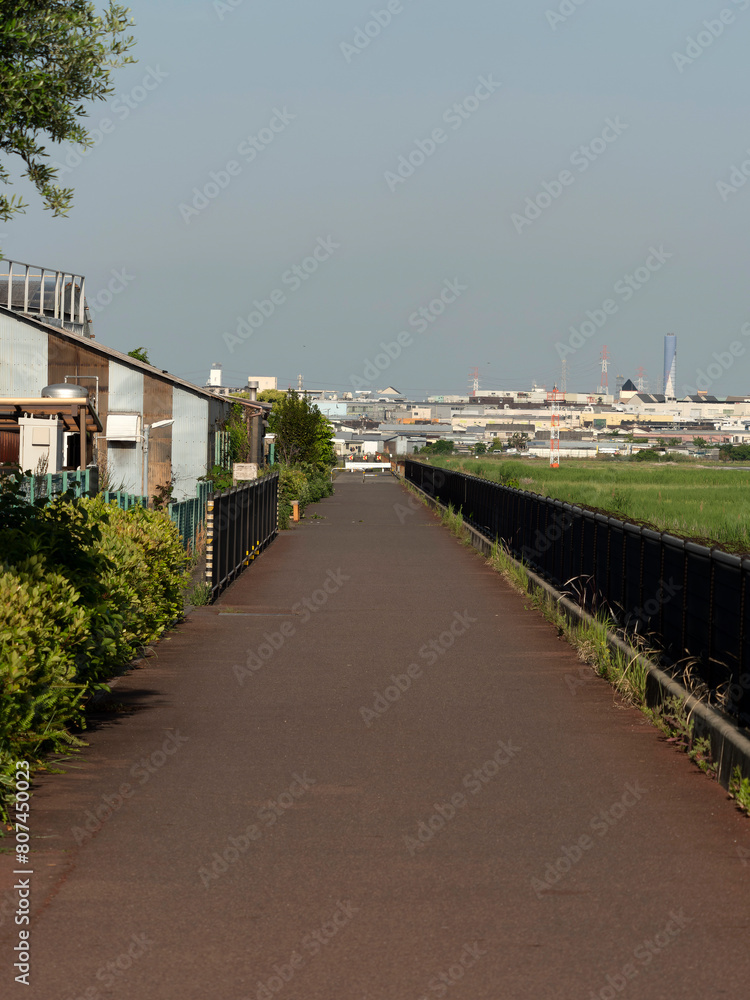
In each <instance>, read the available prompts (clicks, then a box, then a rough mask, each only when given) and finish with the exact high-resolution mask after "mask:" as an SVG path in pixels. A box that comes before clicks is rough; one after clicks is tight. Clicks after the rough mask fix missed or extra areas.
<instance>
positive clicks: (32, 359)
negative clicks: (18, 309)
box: [0, 312, 50, 396]
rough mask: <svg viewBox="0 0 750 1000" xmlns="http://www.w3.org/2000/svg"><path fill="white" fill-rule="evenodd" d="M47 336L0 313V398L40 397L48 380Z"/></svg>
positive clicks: (27, 324)
mask: <svg viewBox="0 0 750 1000" xmlns="http://www.w3.org/2000/svg"><path fill="white" fill-rule="evenodd" d="M47 358H48V347H47V333H46V331H43V330H36V329H35V328H34V327H33V326H31V325H30V324H29V323H24V322H22V321H21V320H18V319H16V317H15V316H13V315H9V314H8V313H5V312H3V313H0V396H40V395H41V394H42V389H43V388H44V387H45V385H49V384H50V383H49V380H48V370H47V367H48V361H47Z"/></svg>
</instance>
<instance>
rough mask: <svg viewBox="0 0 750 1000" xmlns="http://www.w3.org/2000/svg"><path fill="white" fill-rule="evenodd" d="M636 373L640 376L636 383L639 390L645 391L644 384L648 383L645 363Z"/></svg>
mask: <svg viewBox="0 0 750 1000" xmlns="http://www.w3.org/2000/svg"><path fill="white" fill-rule="evenodd" d="M636 374H637V376H638V377H637V379H636V380H635V384H636V387H637V389H638V392H645V391H646V390H645V388H644V386H645V385H646V369H645V368H644V367H643V365H640V366H639V368H638V371H637V373H636Z"/></svg>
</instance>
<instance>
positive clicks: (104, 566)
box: [0, 480, 189, 815]
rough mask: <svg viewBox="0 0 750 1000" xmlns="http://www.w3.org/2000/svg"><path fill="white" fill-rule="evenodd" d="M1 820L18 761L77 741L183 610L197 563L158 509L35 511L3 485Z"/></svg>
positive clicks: (93, 502) (62, 505)
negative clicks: (106, 692)
mask: <svg viewBox="0 0 750 1000" xmlns="http://www.w3.org/2000/svg"><path fill="white" fill-rule="evenodd" d="M0 552H2V560H1V561H0V681H1V682H2V688H3V698H2V702H0V815H7V813H6V809H7V805H8V801H9V798H8V797H9V794H10V780H11V778H10V776H11V774H12V772H13V770H14V766H15V761H16V760H19V759H23V760H28V761H29V762H31V763H33V764H38V763H40V762H41V760H42V757H43V755H45V754H47V753H49V752H54V751H61V750H65V749H67V748H69V747H70V746H71V745H75V744H80V740H78V739H77V737H75V736H74V735H72V734H71V732H70V728H71V727H72V728H74V729H75V728H81V727H83V726H84V708H85V704H86V700H87V698H88V696H89V695H90V694H91V693H92V692H93V691H95V690H97V689H99V688H101V687H102V686H103V684H104V682H105V681H106V680H107V679H108V678H110V677H111V676H112V675H113V674H115V673H116V672H117V671H118V670H120V669H122V668H124V667H125V666H127V664H128V663H130V662H131V660H132V659H133V658H134V656H135V655H136V654H137V652H138V651H139V650H140V649H142V648H143V647H144V646H146V645H148V644H149V643H151V642H153V641H154V640H155V639H157V638H158V637H159V636H160V635H161V634H162V632H163V631H164V629H165V628H167V627H168V626H169V625H170V624H171V623H172V622H174V621H175V620H176V619H177V618H179V617H180V616H181V614H182V611H183V589H184V586H185V583H186V573H187V570H188V566H189V557H188V556H187V555H186V553H185V551H184V549H183V547H182V543H181V542H180V539H179V535H178V533H177V528H176V526H175V525H174V524H173V523H172V522H171V521H170V520H169V517H168V516H167V515H166V514H164V513H162V512H159V511H153V510H147V509H146V508H143V507H135V508H132V509H131V510H129V511H122V510H120V509H119V508H118V507H117V506H115V505H107V504H105V503H104V501H103V499H102V498H101V497H97V498H95V499H82V500H72V499H70V497H67V496H65V497H60V498H58V499H56V500H54V501H53V502H52V503H50V504H49V505H45V501H40V502H39V503H38V504H27V503H26V502H25V501H24V500H23V499H22V498H21V497H20V495H19V492H18V484H17V483H14V482H10V481H8V480H4V481H2V484H0Z"/></svg>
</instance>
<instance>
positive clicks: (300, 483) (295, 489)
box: [270, 465, 333, 530]
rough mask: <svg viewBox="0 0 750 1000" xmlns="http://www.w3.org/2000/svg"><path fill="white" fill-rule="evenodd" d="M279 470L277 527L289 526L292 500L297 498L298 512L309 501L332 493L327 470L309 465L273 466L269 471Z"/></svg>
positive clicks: (284, 527) (314, 500)
mask: <svg viewBox="0 0 750 1000" xmlns="http://www.w3.org/2000/svg"><path fill="white" fill-rule="evenodd" d="M277 470H278V472H279V528H281V529H282V530H284V529H286V528H288V527H289V520H290V518H291V516H292V500H299V509H300V513H301V512H302V511H303V510H304V509H305V507H307V506H308V504H311V503H317V502H318V500H322V499H323V497H329V496H331V494H332V493H333V484H332V483H331V476H330V473H328V472H322V471H321V470H320V469H316V468H313V467H311V466H301V465H292V466H273V467H272V468H271V470H270V471H272V472H273V471H277Z"/></svg>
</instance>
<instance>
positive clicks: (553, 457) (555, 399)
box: [547, 362, 565, 469]
mask: <svg viewBox="0 0 750 1000" xmlns="http://www.w3.org/2000/svg"><path fill="white" fill-rule="evenodd" d="M564 363H565V362H563V364H564ZM564 401H565V393H564V392H562V391H561V390H559V389H558V388H557V386H555V387H554V388H553V389H552V392H548V393H547V402H548V403H549V404H550V405H551V407H552V417H551V420H550V429H549V464H550V468H552V469H557V468H559V467H560V407H561V406H562V404H563V402H564Z"/></svg>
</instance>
